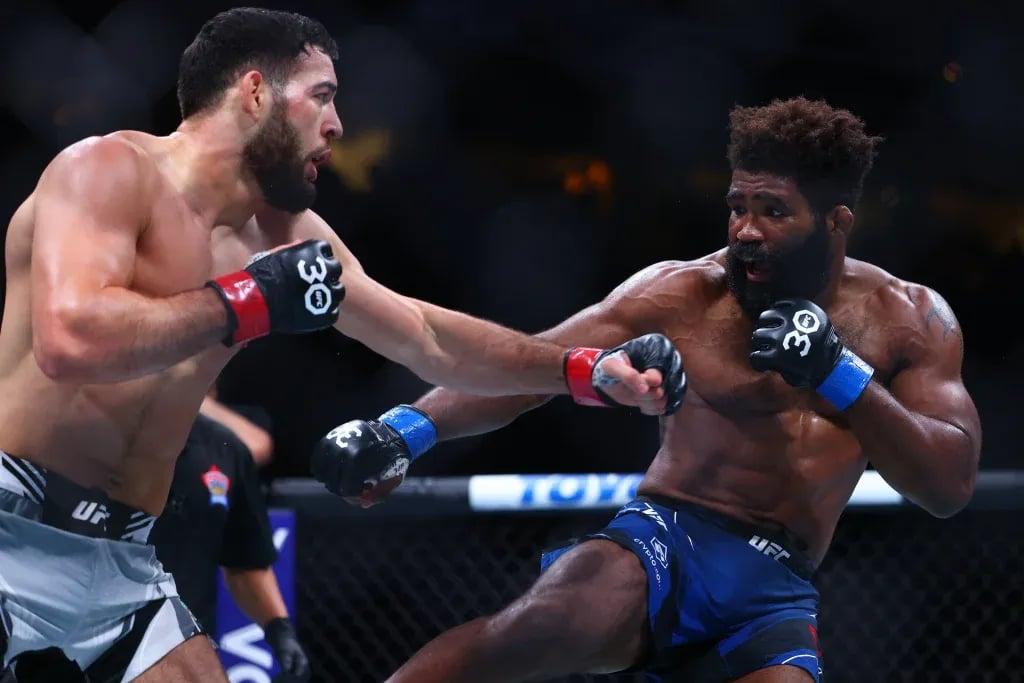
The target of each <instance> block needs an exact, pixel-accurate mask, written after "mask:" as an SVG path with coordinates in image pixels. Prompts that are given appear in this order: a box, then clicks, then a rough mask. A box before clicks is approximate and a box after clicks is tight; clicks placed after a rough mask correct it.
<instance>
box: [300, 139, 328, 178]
mask: <svg viewBox="0 0 1024 683" xmlns="http://www.w3.org/2000/svg"><path fill="white" fill-rule="evenodd" d="M330 160H331V148H330V147H328V148H327V149H325V150H324V151H322V152H320V153H319V154H314V155H313V156H312V157H311V158H310V160H309V161H308V162H306V180H308V181H310V182H312V181H314V180H316V178H317V175H318V174H319V171H318V169H319V168H320V167H321V166H323V165H324V164H326V163H327V162H328V161H330Z"/></svg>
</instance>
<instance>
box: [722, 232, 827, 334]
mask: <svg viewBox="0 0 1024 683" xmlns="http://www.w3.org/2000/svg"><path fill="white" fill-rule="evenodd" d="M829 252H830V250H829V239H828V228H827V227H826V226H825V222H824V220H819V219H817V218H815V229H814V232H812V233H811V234H810V235H808V236H807V238H806V239H805V240H804V241H803V242H802V243H801V244H799V245H797V246H796V247H793V248H792V249H789V250H788V251H786V252H784V253H781V254H773V253H770V252H769V251H768V250H767V249H766V248H765V246H764V244H763V243H760V242H734V243H732V244H730V245H729V249H728V251H727V252H726V278H727V280H728V283H729V290H730V291H731V292H732V293H733V296H735V297H736V300H737V301H738V302H739V304H740V308H742V309H743V312H744V313H745V314H746V315H747V317H748V318H751V319H752V320H757V318H758V316H760V315H761V313H762V312H763V311H764V310H765V309H767V308H770V307H771V306H772V305H773V304H774V303H775V302H776V301H779V300H780V299H787V298H796V299H813V298H814V297H815V296H816V295H818V294H819V293H821V291H822V290H823V289H825V285H826V284H827V283H828V272H829V263H830V260H831V259H830V256H831V254H830V253H829ZM749 261H765V262H767V263H769V264H770V266H771V269H772V280H771V282H764V283H761V282H750V281H748V280H747V268H746V263H747V262H749Z"/></svg>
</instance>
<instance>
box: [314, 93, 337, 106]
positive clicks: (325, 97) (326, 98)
mask: <svg viewBox="0 0 1024 683" xmlns="http://www.w3.org/2000/svg"><path fill="white" fill-rule="evenodd" d="M316 98H317V99H318V100H320V103H321V104H324V105H327V104H330V103H331V100H333V99H334V95H333V94H332V93H330V92H323V93H320V94H319V95H317V96H316Z"/></svg>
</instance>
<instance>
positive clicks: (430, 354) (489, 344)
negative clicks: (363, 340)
mask: <svg viewBox="0 0 1024 683" xmlns="http://www.w3.org/2000/svg"><path fill="white" fill-rule="evenodd" d="M421 306H422V311H423V315H424V320H425V322H426V329H425V333H424V343H423V344H422V345H421V347H420V349H413V354H412V357H411V358H410V359H409V360H410V362H412V363H416V364H418V365H419V366H420V369H421V370H422V373H421V372H418V371H417V374H420V376H421V377H422V378H423V379H424V380H426V381H427V382H430V383H431V384H436V385H440V386H445V387H448V388H450V389H455V390H458V391H465V392H469V393H473V394H477V395H487V396H505V395H520V394H564V393H567V391H568V389H567V387H566V383H565V378H564V375H563V362H564V359H565V351H566V348H565V347H564V346H562V345H560V344H556V343H554V342H552V341H549V340H547V339H544V338H542V337H531V336H528V335H525V334H523V333H520V332H516V331H513V330H510V329H508V328H506V327H502V326H501V325H497V324H495V323H491V322H487V321H484V320H480V319H477V318H473V317H470V316H468V315H464V314H462V313H457V312H455V311H449V310H447V309H443V308H440V307H438V306H434V305H432V304H426V303H421ZM410 367H412V366H410ZM413 370H414V371H415V370H416V368H413Z"/></svg>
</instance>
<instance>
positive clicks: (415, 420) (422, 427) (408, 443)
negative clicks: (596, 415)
mask: <svg viewBox="0 0 1024 683" xmlns="http://www.w3.org/2000/svg"><path fill="white" fill-rule="evenodd" d="M617 353H625V354H626V355H627V356H628V357H629V361H630V363H631V364H632V365H633V367H634V368H636V369H637V370H638V371H639V372H643V371H644V370H647V369H650V368H654V369H656V370H660V371H661V374H662V377H663V378H664V379H663V381H662V387H663V388H664V390H665V397H666V408H665V412H666V414H667V415H670V414H672V413H673V412H675V411H676V410H677V409H678V408H679V405H680V404H681V403H682V401H683V395H684V394H685V392H686V374H685V373H684V372H683V360H682V357H681V356H680V355H679V352H678V351H677V350H676V349H675V347H674V346H673V345H672V342H670V341H669V340H668V338H667V337H665V336H664V335H660V334H648V335H645V336H643V337H639V338H637V339H631V340H630V341H627V342H626V343H624V344H622V345H620V346H617V347H615V348H614V349H609V350H606V351H605V350H601V349H585V348H573V349H570V350H569V351H568V352H566V355H565V361H564V363H565V378H566V383H567V384H568V386H569V391H570V393H571V394H572V395H573V398H574V399H575V400H576V401H577V403H582V404H584V405H605V406H608V405H618V404H617V403H615V402H614V401H613V400H612V399H611V398H609V397H608V396H607V395H606V394H605V393H604V392H603V391H601V389H600V386H599V385H600V384H601V382H603V381H606V380H604V379H603V373H602V372H601V363H602V361H603V360H604V359H606V358H608V357H610V356H612V355H614V354H617ZM436 442H437V428H436V427H435V426H434V423H433V421H432V420H431V419H430V417H429V416H428V415H427V414H426V413H424V412H422V411H420V410H418V409H416V408H413V407H412V406H408V405H400V406H396V407H395V408H392V409H391V410H389V411H388V412H386V413H384V414H383V415H381V416H380V417H379V418H377V419H376V420H352V421H350V422H346V423H345V424H342V425H339V426H338V427H335V428H334V429H332V430H331V431H330V432H328V434H327V436H325V437H324V438H322V439H321V440H320V442H319V443H318V444H317V445H316V448H315V449H314V450H313V457H312V462H311V466H312V467H311V469H312V473H313V476H314V477H315V478H316V479H317V480H319V481H321V482H323V484H324V485H325V486H326V487H327V490H329V491H331V492H332V493H334V494H336V495H339V496H342V497H344V498H346V499H349V500H350V502H355V503H359V504H361V505H364V506H369V505H372V504H374V503H376V502H378V501H380V500H381V499H382V498H384V497H385V496H387V494H388V493H390V492H391V491H392V490H394V489H395V488H396V487H397V486H398V485H399V484H401V483H402V481H403V479H404V478H405V473H406V471H408V469H409V465H410V464H411V463H412V461H413V460H415V459H416V458H418V457H419V456H421V455H422V454H423V453H425V452H426V451H427V450H429V449H430V448H431V447H433V445H434V444H435V443H436Z"/></svg>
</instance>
